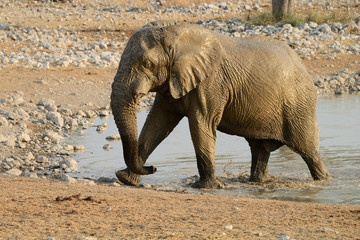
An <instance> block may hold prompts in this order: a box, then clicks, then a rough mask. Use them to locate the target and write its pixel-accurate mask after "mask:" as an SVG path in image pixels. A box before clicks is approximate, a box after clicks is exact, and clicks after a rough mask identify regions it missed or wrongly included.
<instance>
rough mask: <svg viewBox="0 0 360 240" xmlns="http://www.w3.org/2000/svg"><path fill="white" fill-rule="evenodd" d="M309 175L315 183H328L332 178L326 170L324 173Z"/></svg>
mask: <svg viewBox="0 0 360 240" xmlns="http://www.w3.org/2000/svg"><path fill="white" fill-rule="evenodd" d="M311 175H312V177H313V179H314V180H315V181H330V180H332V177H331V176H330V174H329V173H328V171H326V170H325V171H324V172H319V173H316V174H313V173H312V174H311Z"/></svg>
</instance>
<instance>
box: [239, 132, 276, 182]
mask: <svg viewBox="0 0 360 240" xmlns="http://www.w3.org/2000/svg"><path fill="white" fill-rule="evenodd" d="M246 140H247V141H248V143H249V145H250V150H251V172H250V181H254V182H264V181H266V180H267V179H269V171H268V161H269V157H270V153H271V152H272V151H275V150H276V149H278V148H279V147H281V146H282V145H283V144H282V143H281V142H278V141H276V140H262V139H246Z"/></svg>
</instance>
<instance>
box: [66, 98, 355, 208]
mask: <svg viewBox="0 0 360 240" xmlns="http://www.w3.org/2000/svg"><path fill="white" fill-rule="evenodd" d="M146 115H147V113H146V112H142V113H139V114H138V126H139V129H140V128H141V126H142V125H143V123H144V121H145V118H146ZM317 118H318V123H319V129H320V146H321V147H320V152H321V155H322V158H323V160H324V162H325V164H326V166H327V167H328V170H329V172H330V173H331V175H332V176H333V177H334V180H333V181H331V182H329V183H326V184H324V183H315V182H313V181H311V176H310V173H309V171H308V169H307V166H306V164H305V162H304V161H303V160H302V158H301V157H300V156H299V155H297V154H296V153H294V152H293V151H291V150H290V149H288V148H287V147H282V148H280V149H279V150H277V151H275V152H273V153H272V155H271V157H270V160H269V171H270V174H271V175H272V176H274V177H275V178H274V181H273V182H270V183H268V184H265V185H256V184H252V183H249V182H248V181H247V177H248V174H249V169H250V159H251V155H250V149H249V146H248V144H247V142H246V141H245V140H244V139H243V138H240V137H236V136H230V135H226V134H222V133H219V132H218V137H217V143H216V175H217V176H221V177H222V178H221V180H222V181H224V182H226V183H227V184H228V185H227V187H226V188H225V189H222V190H211V191H209V190H203V191H204V192H206V193H212V194H227V195H234V196H247V197H256V198H271V199H283V200H292V201H309V202H321V203H339V204H357V205H360V191H359V189H360V188H359V187H360V180H359V179H360V165H359V163H360V134H359V133H360V125H359V120H360V96H351V95H345V96H340V97H333V96H321V97H320V98H319V99H318V104H317ZM104 121H106V122H107V124H108V129H107V131H106V132H104V133H98V132H96V128H91V129H89V130H87V131H86V132H85V134H83V135H81V134H80V132H75V133H74V134H73V135H72V136H71V137H70V138H69V139H67V142H68V143H69V144H73V145H75V144H76V145H79V144H82V145H84V146H85V152H84V153H82V154H77V155H76V156H75V157H74V158H75V159H76V160H77V161H78V162H79V166H80V168H81V171H82V172H81V174H80V175H81V176H83V177H93V178H96V179H97V178H99V177H101V176H106V177H114V171H115V170H117V169H120V168H124V167H125V164H124V160H123V156H122V148H121V142H109V141H107V140H106V139H105V138H106V137H107V136H109V135H114V134H117V129H116V127H115V125H114V121H113V119H112V117H111V116H110V117H109V118H108V119H103V120H102V119H96V120H95V122H94V125H100V124H101V123H103V122H104ZM107 143H110V144H111V145H112V147H113V149H112V150H111V151H104V150H103V148H102V147H103V146H104V145H105V144H107ZM148 163H149V164H151V165H154V166H156V167H157V168H158V172H157V173H156V174H154V175H150V176H145V177H142V181H143V182H144V183H148V184H152V185H156V186H157V187H158V188H164V189H186V190H188V191H191V192H198V190H195V189H192V188H190V187H188V184H189V183H191V181H193V180H194V179H192V178H191V177H192V176H194V175H197V174H198V172H197V166H196V160H195V154H194V150H193V145H192V142H191V137H190V133H189V129H188V123H187V119H183V120H182V121H181V122H180V124H179V125H178V126H177V127H176V128H175V129H174V131H173V132H172V133H171V134H170V136H169V137H168V138H167V139H165V140H164V142H162V143H161V144H160V145H159V146H158V148H157V149H155V151H154V152H153V154H152V155H151V156H150V157H149V159H148ZM186 179H187V180H186ZM239 179H240V180H239Z"/></svg>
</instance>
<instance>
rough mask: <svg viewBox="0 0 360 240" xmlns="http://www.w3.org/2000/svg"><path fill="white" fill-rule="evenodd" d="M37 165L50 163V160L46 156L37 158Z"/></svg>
mask: <svg viewBox="0 0 360 240" xmlns="http://www.w3.org/2000/svg"><path fill="white" fill-rule="evenodd" d="M36 162H37V163H48V162H49V159H48V158H47V157H45V156H39V157H37V158H36Z"/></svg>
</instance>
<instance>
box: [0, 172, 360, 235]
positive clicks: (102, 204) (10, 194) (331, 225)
mask: <svg viewBox="0 0 360 240" xmlns="http://www.w3.org/2000/svg"><path fill="white" fill-rule="evenodd" d="M0 189H2V193H1V198H0V219H1V220H0V232H1V237H0V238H2V239H48V238H53V239H278V238H279V237H281V236H285V235H286V236H289V237H291V239H359V236H360V226H359V222H360V207H358V206H344V205H321V204H312V203H295V202H285V201H273V200H258V199H247V198H238V199H236V198H234V197H230V196H211V195H195V194H187V193H178V192H160V191H153V190H146V189H136V188H130V187H110V186H102V185H96V186H88V185H82V184H66V183H62V182H55V181H51V180H39V179H27V178H16V177H4V176H2V177H0ZM79 194H80V195H79ZM85 237H87V238H85ZM283 239H290V238H283Z"/></svg>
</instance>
